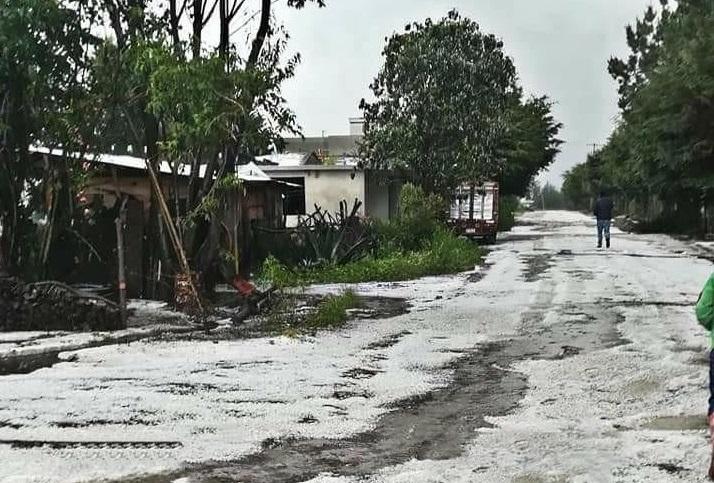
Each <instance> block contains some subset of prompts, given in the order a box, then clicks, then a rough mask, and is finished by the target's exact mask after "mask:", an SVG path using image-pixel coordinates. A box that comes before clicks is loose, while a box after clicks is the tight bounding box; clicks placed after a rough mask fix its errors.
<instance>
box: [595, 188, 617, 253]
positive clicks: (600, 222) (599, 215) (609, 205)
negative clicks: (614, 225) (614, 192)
mask: <svg viewBox="0 0 714 483" xmlns="http://www.w3.org/2000/svg"><path fill="white" fill-rule="evenodd" d="M614 208H615V203H613V201H612V199H611V198H610V197H609V196H607V193H606V192H605V190H601V191H600V195H599V196H598V198H597V200H596V201H595V207H594V208H593V214H594V215H595V218H596V219H597V247H598V248H602V238H603V234H604V235H605V244H606V246H607V248H610V223H611V222H612V210H613V209H614Z"/></svg>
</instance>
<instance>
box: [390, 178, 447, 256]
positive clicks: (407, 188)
mask: <svg viewBox="0 0 714 483" xmlns="http://www.w3.org/2000/svg"><path fill="white" fill-rule="evenodd" d="M399 203H400V207H399V216H398V217H397V218H396V219H394V220H392V221H390V222H381V223H377V225H376V229H377V236H378V240H379V249H380V250H387V251H391V250H417V249H419V248H421V247H422V246H423V245H424V243H425V242H427V241H428V240H429V239H430V238H431V236H432V235H433V234H434V232H435V231H436V230H438V229H439V228H440V227H441V226H442V223H443V221H444V217H445V213H446V210H445V208H446V204H445V202H444V200H443V198H441V197H440V196H438V195H435V194H427V193H426V192H425V191H424V190H423V189H422V188H421V187H419V186H416V185H413V184H410V183H407V184H405V185H404V186H403V187H402V190H401V193H400V195H399Z"/></svg>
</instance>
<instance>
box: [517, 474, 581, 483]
mask: <svg viewBox="0 0 714 483" xmlns="http://www.w3.org/2000/svg"><path fill="white" fill-rule="evenodd" d="M511 481H512V483H566V482H567V481H569V480H568V478H566V477H565V476H561V475H558V476H550V475H539V474H535V473H527V474H525V475H521V476H517V477H515V478H513V480H511Z"/></svg>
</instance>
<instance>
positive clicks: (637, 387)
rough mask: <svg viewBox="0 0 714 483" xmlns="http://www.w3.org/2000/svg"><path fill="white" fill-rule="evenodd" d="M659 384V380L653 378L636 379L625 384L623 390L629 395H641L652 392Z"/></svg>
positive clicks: (658, 387) (659, 386)
mask: <svg viewBox="0 0 714 483" xmlns="http://www.w3.org/2000/svg"><path fill="white" fill-rule="evenodd" d="M661 386H662V385H661V384H660V382H659V381H655V380H654V379H637V380H634V381H631V382H630V383H628V384H627V385H625V387H624V388H623V390H624V391H625V393H627V394H629V395H632V396H637V397H641V396H646V395H647V394H652V393H653V392H655V391H657V390H658V389H660V388H661Z"/></svg>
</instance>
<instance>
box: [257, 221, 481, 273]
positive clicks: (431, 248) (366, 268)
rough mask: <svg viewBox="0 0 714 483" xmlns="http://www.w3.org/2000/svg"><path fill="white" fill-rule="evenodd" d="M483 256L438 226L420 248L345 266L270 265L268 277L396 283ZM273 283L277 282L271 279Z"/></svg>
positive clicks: (463, 266) (462, 266) (455, 268)
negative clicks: (300, 266)
mask: <svg viewBox="0 0 714 483" xmlns="http://www.w3.org/2000/svg"><path fill="white" fill-rule="evenodd" d="M482 255H483V252H482V250H481V249H480V248H479V247H478V245H476V244H475V243H473V242H471V241H469V240H466V239H463V238H458V237H456V236H455V235H454V234H453V233H452V232H450V231H448V230H446V229H444V228H439V229H437V230H436V231H435V232H434V233H433V234H432V235H431V238H430V239H429V240H428V241H427V242H426V243H425V244H424V247H423V248H422V249H421V250H415V251H391V252H386V251H383V252H381V253H380V254H379V256H373V257H370V258H366V259H363V260H360V261H357V262H353V263H348V264H346V265H332V266H327V267H321V268H315V269H307V270H294V269H289V268H287V267H284V266H280V265H279V264H278V266H275V265H272V264H271V265H270V267H269V268H270V271H269V273H264V275H265V276H266V277H267V278H270V277H276V279H277V280H279V281H280V283H285V284H286V285H293V286H296V285H305V284H311V283H360V282H397V281H403V280H413V279H416V278H420V277H425V276H429V275H444V274H449V273H458V272H462V271H466V270H469V269H471V268H473V267H474V266H475V265H476V264H477V263H479V261H480V260H481V257H482ZM273 283H276V282H273Z"/></svg>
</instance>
